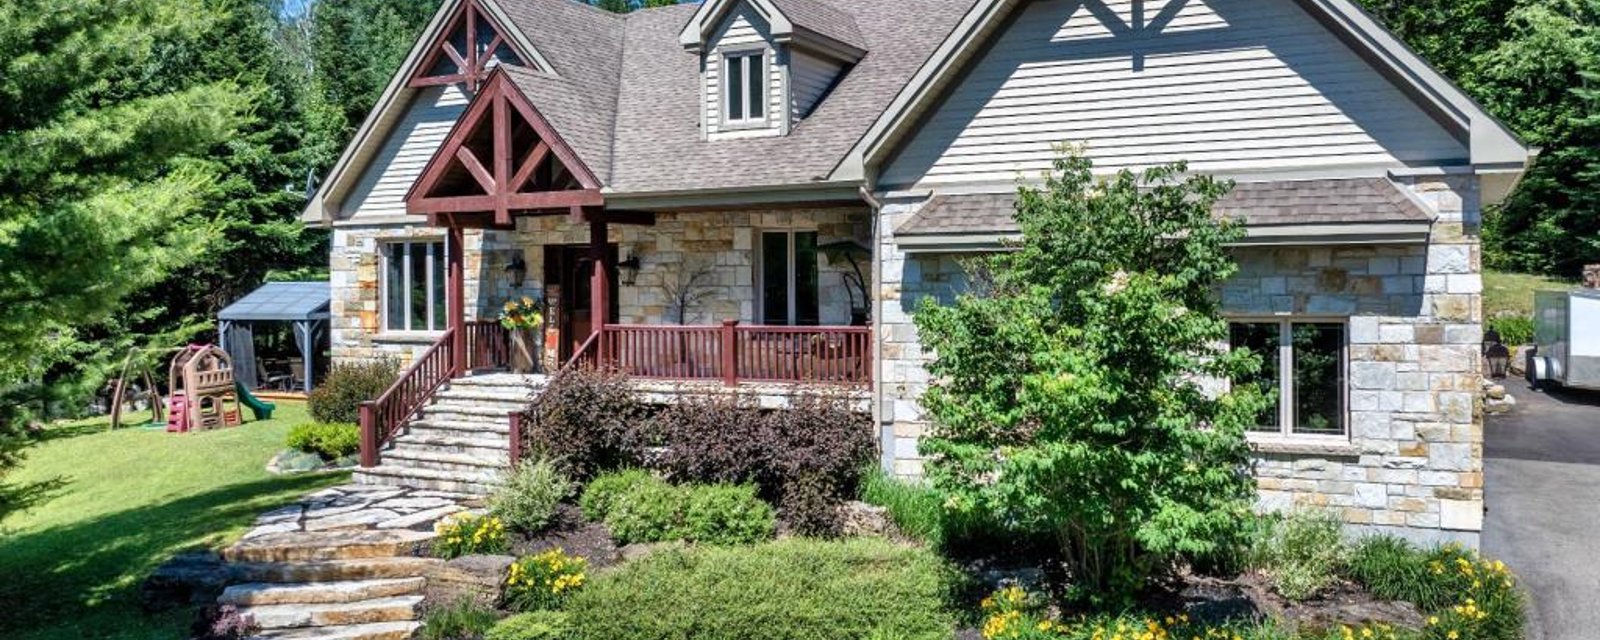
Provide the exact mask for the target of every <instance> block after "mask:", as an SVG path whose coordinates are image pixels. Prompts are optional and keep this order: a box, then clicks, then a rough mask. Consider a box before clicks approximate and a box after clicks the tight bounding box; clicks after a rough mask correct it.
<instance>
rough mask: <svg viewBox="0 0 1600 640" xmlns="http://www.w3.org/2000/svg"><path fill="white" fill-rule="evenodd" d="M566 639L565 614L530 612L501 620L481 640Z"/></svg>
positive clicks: (557, 612)
mask: <svg viewBox="0 0 1600 640" xmlns="http://www.w3.org/2000/svg"><path fill="white" fill-rule="evenodd" d="M566 637H567V614H565V613H563V612H560V611H530V612H528V613H519V614H517V615H514V616H511V617H509V618H506V619H504V620H501V621H500V623H499V624H496V625H495V626H494V628H492V629H490V630H489V632H488V633H486V634H484V635H483V640H561V639H562V638H566Z"/></svg>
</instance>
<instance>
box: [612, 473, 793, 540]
mask: <svg viewBox="0 0 1600 640" xmlns="http://www.w3.org/2000/svg"><path fill="white" fill-rule="evenodd" d="M582 502H583V505H584V511H585V513H586V514H591V515H589V517H591V518H594V517H595V516H599V519H600V520H602V521H604V522H605V523H606V526H607V527H608V528H609V529H610V530H611V534H612V535H613V536H615V537H616V539H617V541H618V542H620V543H623V544H631V543H640V542H667V541H673V540H685V541H689V542H703V543H707V544H747V543H751V542H757V541H760V540H765V539H768V538H771V537H772V534H773V531H774V529H775V527H776V520H775V517H774V514H773V512H772V507H771V506H769V505H768V504H767V503H766V502H763V501H762V500H761V499H760V498H759V497H757V495H756V489H755V486H754V485H727V484H724V485H717V484H707V485H698V484H692V485H681V486H680V485H673V484H670V483H668V482H667V481H665V480H662V479H659V478H656V477H654V476H650V475H649V474H641V473H640V472H638V471H624V472H620V473H617V474H612V475H606V476H601V477H599V478H596V479H595V480H594V481H593V482H591V483H590V488H589V489H588V490H586V491H585V494H584V498H583V500H582Z"/></svg>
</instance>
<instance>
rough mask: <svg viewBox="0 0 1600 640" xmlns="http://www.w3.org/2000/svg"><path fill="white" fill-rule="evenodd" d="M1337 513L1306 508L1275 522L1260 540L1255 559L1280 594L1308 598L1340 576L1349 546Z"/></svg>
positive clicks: (1293, 597)
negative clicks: (1346, 543)
mask: <svg viewBox="0 0 1600 640" xmlns="http://www.w3.org/2000/svg"><path fill="white" fill-rule="evenodd" d="M1343 527H1344V525H1343V523H1342V522H1340V520H1339V519H1338V517H1337V516H1335V515H1333V514H1331V513H1328V512H1325V511H1315V510H1303V511H1297V512H1295V513H1292V514H1290V515H1289V516H1287V517H1285V518H1283V519H1281V520H1277V521H1275V522H1274V523H1273V524H1272V525H1271V526H1270V527H1269V528H1268V530H1267V533H1266V535H1264V536H1263V537H1262V538H1261V540H1259V541H1258V542H1257V545H1256V552H1255V554H1254V555H1255V556H1256V557H1255V558H1254V562H1255V564H1257V565H1258V566H1260V567H1263V568H1264V569H1265V570H1266V571H1267V572H1268V574H1269V575H1270V576H1271V577H1272V583H1273V586H1274V587H1275V588H1276V589H1277V590H1278V593H1280V594H1282V595H1283V597H1285V598H1288V599H1290V600H1294V601H1299V600H1307V599H1310V598H1311V597H1313V596H1315V595H1317V593H1319V592H1321V591H1322V590H1323V589H1326V588H1328V587H1329V586H1331V585H1332V584H1333V583H1334V581H1336V580H1338V579H1339V573H1340V571H1341V570H1342V569H1344V567H1345V562H1346V560H1347V559H1348V557H1349V555H1350V554H1349V549H1348V548H1346V546H1345V543H1344V538H1343V537H1344V534H1343V531H1342V530H1343Z"/></svg>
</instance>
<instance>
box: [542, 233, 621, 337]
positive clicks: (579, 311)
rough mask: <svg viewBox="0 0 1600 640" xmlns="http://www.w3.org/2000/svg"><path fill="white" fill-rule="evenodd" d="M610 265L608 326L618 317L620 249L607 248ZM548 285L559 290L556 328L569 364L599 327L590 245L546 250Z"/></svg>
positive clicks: (546, 282)
mask: <svg viewBox="0 0 1600 640" xmlns="http://www.w3.org/2000/svg"><path fill="white" fill-rule="evenodd" d="M606 252H607V254H608V258H607V262H608V263H610V264H611V272H610V274H609V277H608V278H607V280H609V281H610V282H611V296H610V298H611V309H610V316H611V317H610V318H607V320H606V321H607V322H610V323H612V324H615V323H616V322H617V320H618V318H619V315H618V313H617V302H616V301H617V268H616V264H617V245H614V244H613V245H609V246H607V247H606ZM544 255H545V269H544V273H545V285H546V287H547V289H548V288H550V287H554V288H556V289H557V294H556V295H557V296H558V298H557V299H556V301H555V302H556V303H557V308H558V309H559V310H560V313H559V314H558V316H557V317H556V327H557V328H558V330H560V332H561V361H562V362H566V361H567V359H568V358H571V357H572V354H573V353H574V352H576V351H577V350H578V348H579V347H581V346H583V343H584V341H586V340H588V339H589V335H590V334H592V333H594V330H595V323H594V318H593V317H591V314H592V312H591V311H590V309H589V303H590V297H591V296H590V293H591V289H590V284H591V281H590V279H591V277H592V276H593V275H594V261H593V259H591V258H590V257H589V245H586V244H579V245H557V246H552V247H547V248H546V249H545V253H544Z"/></svg>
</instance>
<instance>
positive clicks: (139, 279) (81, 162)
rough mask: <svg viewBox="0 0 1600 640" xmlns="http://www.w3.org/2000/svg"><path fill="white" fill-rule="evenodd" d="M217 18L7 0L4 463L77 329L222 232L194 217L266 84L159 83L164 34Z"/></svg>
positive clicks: (0, 253)
mask: <svg viewBox="0 0 1600 640" xmlns="http://www.w3.org/2000/svg"><path fill="white" fill-rule="evenodd" d="M215 19H216V17H215V16H214V15H209V14H206V13H203V12H194V11H190V10H189V9H188V5H187V4H186V3H181V2H174V1H172V0H127V1H124V2H108V3H102V2H89V1H81V2H42V1H40V0H19V1H16V2H10V3H7V4H6V6H5V7H4V8H3V9H0V65H3V66H0V122H4V123H5V126H4V127H3V129H0V393H3V394H4V396H5V397H4V398H0V407H3V409H0V471H3V470H4V469H5V468H7V467H9V466H11V465H14V464H15V462H16V453H17V449H18V448H19V447H20V445H21V444H22V440H21V436H19V435H18V434H19V425H20V423H21V422H22V421H23V420H25V419H26V418H27V417H28V413H29V412H30V411H34V410H36V407H34V406H32V405H31V404H30V403H29V402H27V401H26V399H27V398H29V397H33V396H36V395H37V393H38V392H37V389H36V387H37V385H38V383H39V382H40V380H41V379H42V377H43V374H44V372H45V370H47V369H48V368H50V367H52V366H54V365H56V364H58V361H55V360H54V359H53V357H55V356H62V355H70V354H63V353H62V351H61V349H62V347H63V342H62V340H63V339H65V338H70V337H71V336H72V335H74V331H75V329H76V328H77V327H82V326H84V325H86V324H89V323H94V322H99V321H104V320H105V319H107V318H109V317H110V316H111V315H112V314H114V313H115V312H117V311H118V310H119V309H120V308H121V304H122V302H123V301H124V300H125V299H126V298H127V297H128V296H129V295H131V294H133V293H135V292H137V291H139V290H140V289H142V288H144V287H148V286H150V285H152V284H155V283H158V282H160V281H161V280H162V279H163V278H164V277H165V276H167V275H168V274H170V273H172V272H173V271H174V270H176V269H179V268H181V267H183V266H185V265H187V264H190V263H191V262H192V261H193V260H195V259H196V258H198V257H199V256H201V255H203V253H204V251H205V250H206V249H207V248H208V247H210V246H212V245H213V243H214V242H215V241H216V240H217V238H218V237H219V233H218V231H219V230H218V228H217V225H215V224H214V223H212V222H211V221H210V220H206V221H203V222H202V223H199V224H194V223H191V222H192V221H190V220H189V218H190V217H191V216H192V215H194V214H195V213H196V212H198V211H200V209H201V208H202V207H203V206H204V205H205V203H206V202H207V200H208V198H210V197H212V196H213V195H214V194H216V193H217V191H216V183H217V180H218V177H219V174H220V169H221V166H220V165H219V164H218V163H217V162H215V161H214V160H212V159H210V157H209V151H210V150H211V149H212V148H214V147H215V146H216V145H220V144H222V143H223V142H224V141H225V140H227V139H229V137H230V136H232V135H233V134H234V133H235V132H236V131H237V130H238V129H239V128H240V127H241V126H242V125H244V124H245V123H246V122H248V120H249V115H250V112H251V111H252V108H253V104H254V101H255V99H256V97H257V96H255V95H254V94H253V93H252V92H251V91H250V90H249V89H248V88H247V87H243V86H241V85H240V84H239V83H237V82H235V81H234V80H233V79H232V78H231V77H230V76H223V77H214V78H211V79H208V81H206V82H203V83H193V84H188V85H183V86H170V85H162V84H159V83H155V82H151V81H150V74H151V73H152V70H153V69H154V68H155V67H156V66H157V64H158V63H157V60H158V59H159V57H160V56H161V55H162V54H163V53H164V51H163V49H162V47H163V45H164V43H166V42H169V41H170V40H171V39H172V38H175V37H177V35H178V34H182V33H185V32H192V31H200V30H204V29H207V28H209V27H210V26H212V24H214V20H215ZM66 350H67V351H68V352H70V351H71V348H70V346H69V347H67V348H66ZM7 506H8V505H6V504H0V512H3V511H4V510H5V509H6V507H7Z"/></svg>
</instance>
